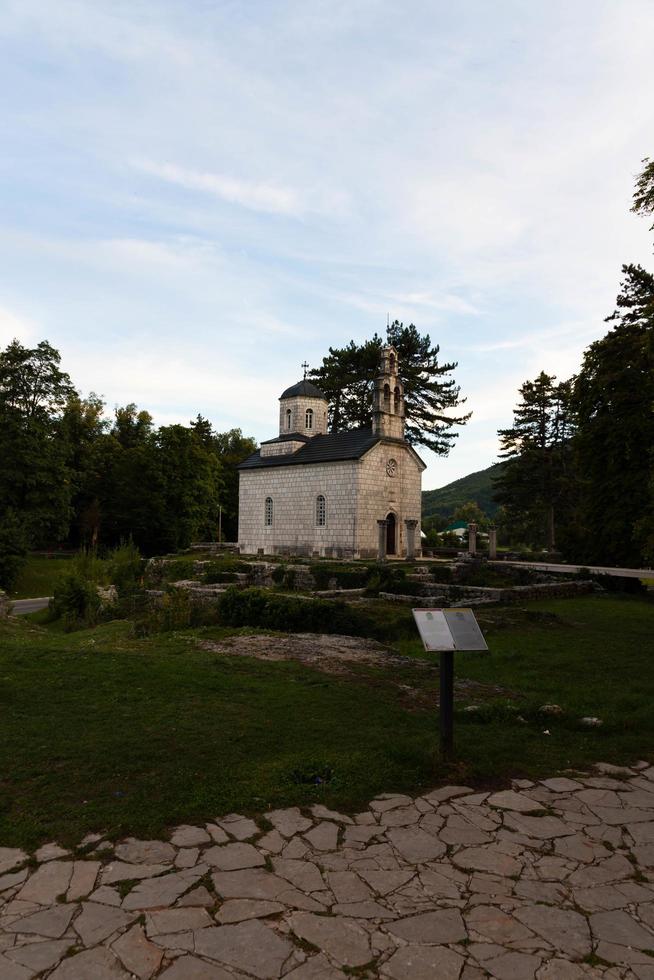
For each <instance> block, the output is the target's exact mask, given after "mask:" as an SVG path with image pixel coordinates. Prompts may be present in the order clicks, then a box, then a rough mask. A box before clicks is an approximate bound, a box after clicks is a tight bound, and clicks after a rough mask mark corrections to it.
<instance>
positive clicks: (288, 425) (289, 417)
mask: <svg viewBox="0 0 654 980" xmlns="http://www.w3.org/2000/svg"><path fill="white" fill-rule="evenodd" d="M292 418H293V413H292V412H291V410H290V408H287V409H286V428H287V429H288V430H289V432H290V429H291V420H292Z"/></svg>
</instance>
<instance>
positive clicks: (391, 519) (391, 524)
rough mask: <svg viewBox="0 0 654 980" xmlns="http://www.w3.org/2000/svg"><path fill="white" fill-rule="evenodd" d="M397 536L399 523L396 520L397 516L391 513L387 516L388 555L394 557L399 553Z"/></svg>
mask: <svg viewBox="0 0 654 980" xmlns="http://www.w3.org/2000/svg"><path fill="white" fill-rule="evenodd" d="M396 536H397V522H396V520H395V514H394V513H393V511H390V513H389V514H387V515H386V554H387V555H394V554H396V552H397V544H396Z"/></svg>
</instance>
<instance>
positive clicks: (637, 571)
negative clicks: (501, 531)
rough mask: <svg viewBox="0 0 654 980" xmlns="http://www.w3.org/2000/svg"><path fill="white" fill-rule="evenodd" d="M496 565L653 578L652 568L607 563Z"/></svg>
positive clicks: (510, 563)
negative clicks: (584, 570)
mask: <svg viewBox="0 0 654 980" xmlns="http://www.w3.org/2000/svg"><path fill="white" fill-rule="evenodd" d="M497 564H498V565H520V566H521V567H522V568H525V567H526V568H537V569H538V570H539V571H541V572H579V571H581V569H582V568H583V569H588V571H590V572H593V574H595V575H617V576H618V577H620V578H654V569H652V568H611V567H610V566H609V565H607V566H604V565H550V564H548V563H547V562H539V561H503V562H497Z"/></svg>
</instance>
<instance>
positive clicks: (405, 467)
mask: <svg viewBox="0 0 654 980" xmlns="http://www.w3.org/2000/svg"><path fill="white" fill-rule="evenodd" d="M389 459H394V460H395V461H396V462H397V469H396V472H395V476H389V475H388V473H387V472H386V466H387V463H388V461H389ZM359 466H360V470H359V499H358V507H357V525H358V551H359V554H360V556H361V557H362V558H374V557H376V556H377V548H378V540H379V538H378V527H377V521H378V520H381V519H383V518H385V517H386V516H387V514H388V513H389V512H392V513H393V514H395V522H396V554H397V555H400V556H401V555H406V544H407V542H406V527H405V526H404V521H405V519H415V520H417V521H418V525H417V527H416V530H415V543H416V554H418V555H419V554H420V512H421V486H422V469H421V467H420V464H419V463H418V461H417V460H416V458H415V457H414V455H413V454H412V452H411V450H410V449H409V448H408V447H406V446H402V445H401V444H398V443H396V442H381V443H379V444H378V445H376V446H374V447H373V448H372V449H371V450H370V452H368V453H366V455H365V456H364V458H363V459H362V460H361V461H360V464H359Z"/></svg>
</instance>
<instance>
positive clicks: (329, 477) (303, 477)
mask: <svg viewBox="0 0 654 980" xmlns="http://www.w3.org/2000/svg"><path fill="white" fill-rule="evenodd" d="M357 469H358V462H357V461H356V460H352V461H350V460H347V461H343V462H338V463H314V464H311V465H309V466H283V467H279V468H270V469H268V468H266V469H261V470H243V471H241V474H240V493H239V528H238V540H239V546H240V549H241V552H242V553H244V554H256V553H257V551H258V549H259V548H263V552H264V554H269V555H271V554H286V553H288V554H306V555H312V554H313V553H314V552H316V553H317V554H318V555H320V556H324V555H326V556H327V557H350V556H352V554H353V553H354V552H355V549H356V499H357V492H356V488H357ZM318 494H324V496H325V499H326V502H327V524H326V526H325V527H317V526H316V497H317V495H318ZM266 497H272V499H273V525H272V527H265V525H264V510H265V499H266Z"/></svg>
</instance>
